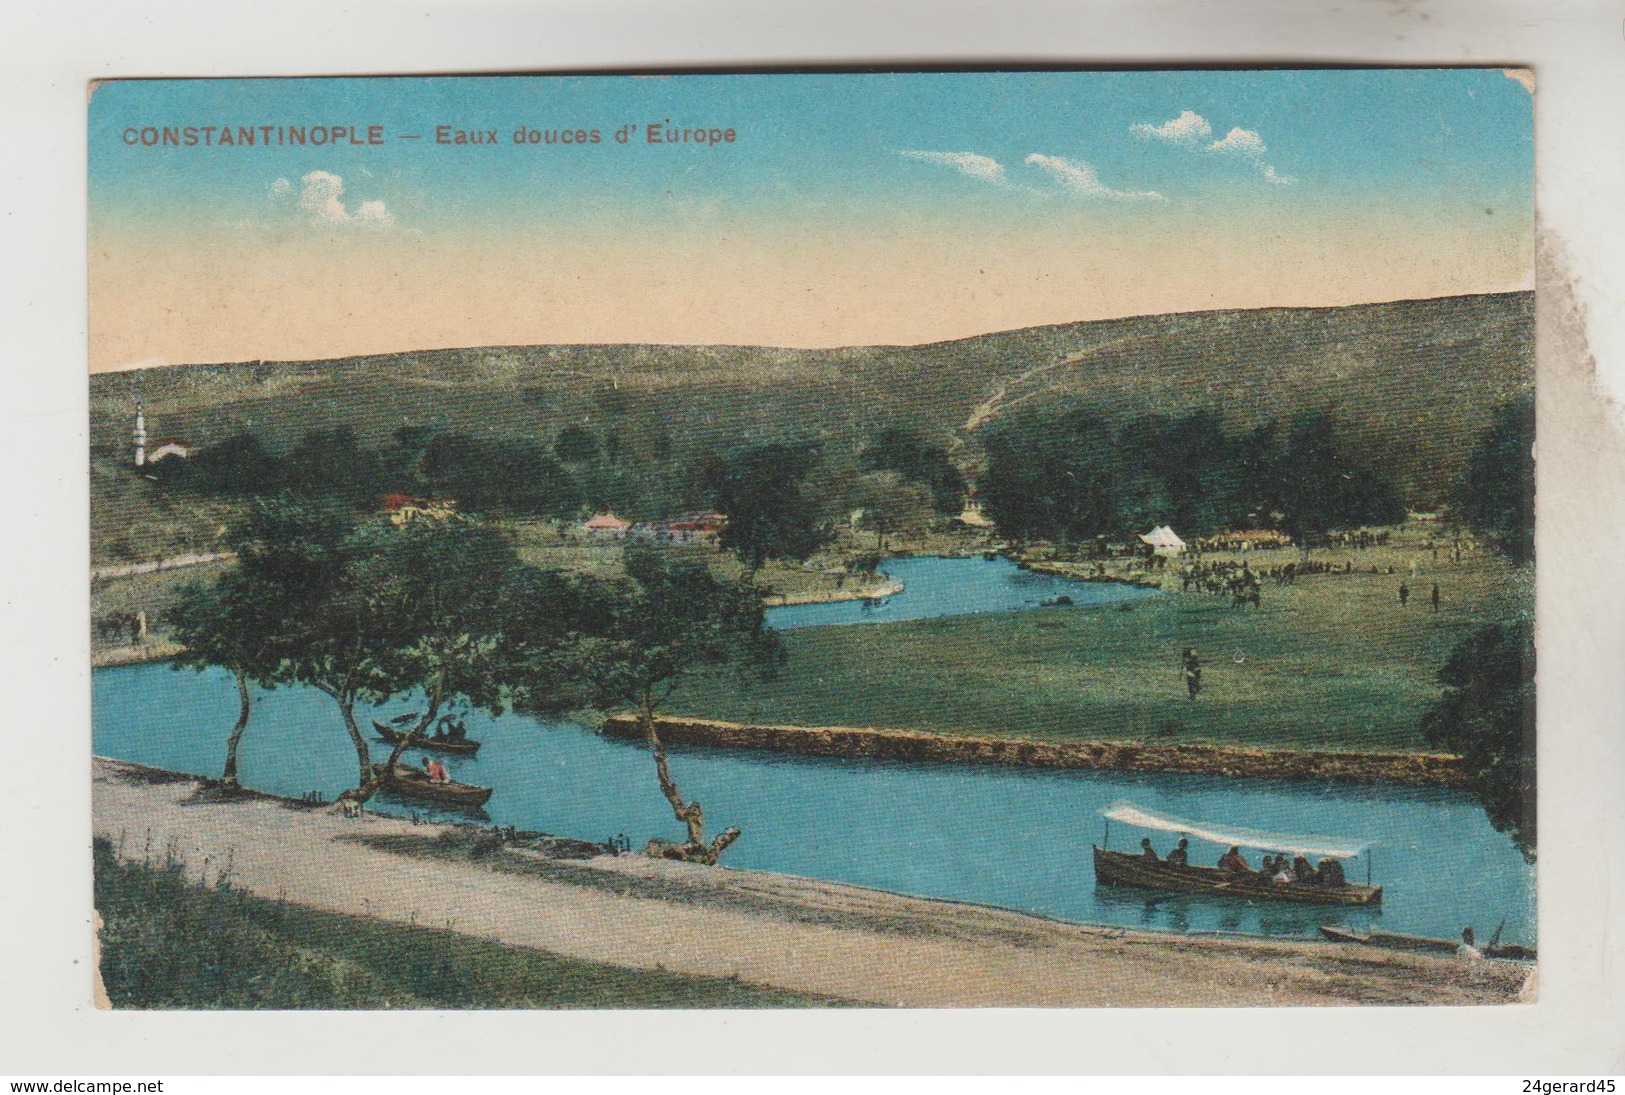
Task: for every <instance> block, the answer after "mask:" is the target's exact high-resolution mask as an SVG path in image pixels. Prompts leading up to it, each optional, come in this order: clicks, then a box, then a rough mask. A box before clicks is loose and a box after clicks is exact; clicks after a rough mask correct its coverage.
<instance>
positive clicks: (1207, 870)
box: [1094, 802, 1382, 905]
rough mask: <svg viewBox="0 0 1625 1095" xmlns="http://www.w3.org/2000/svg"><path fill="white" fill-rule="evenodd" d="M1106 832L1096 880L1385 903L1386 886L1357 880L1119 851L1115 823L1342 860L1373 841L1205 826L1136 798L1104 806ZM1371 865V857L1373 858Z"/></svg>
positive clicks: (1305, 900)
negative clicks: (1281, 875) (1280, 874)
mask: <svg viewBox="0 0 1625 1095" xmlns="http://www.w3.org/2000/svg"><path fill="white" fill-rule="evenodd" d="M1101 814H1102V816H1104V817H1105V819H1106V833H1105V836H1104V838H1103V839H1102V841H1101V844H1100V845H1099V846H1095V847H1094V860H1095V881H1096V882H1098V883H1100V884H1102V885H1111V886H1136V887H1139V888H1140V889H1146V890H1164V891H1169V892H1174V893H1188V894H1200V895H1208V896H1213V897H1239V898H1243V899H1247V900H1253V899H1259V900H1265V901H1286V902H1293V903H1296V904H1300V905H1381V904H1382V887H1381V886H1373V885H1370V884H1369V880H1368V882H1367V884H1366V885H1360V884H1358V883H1354V882H1347V881H1344V882H1341V883H1336V884H1331V883H1321V882H1314V881H1302V882H1299V881H1293V882H1278V881H1275V880H1273V879H1270V878H1265V877H1263V876H1262V875H1259V874H1253V873H1251V872H1237V871H1226V870H1220V869H1218V868H1216V867H1198V866H1193V865H1184V866H1176V865H1171V864H1168V863H1164V862H1162V861H1160V860H1153V859H1151V858H1149V857H1147V856H1145V855H1143V854H1141V853H1130V852H1114V851H1112V850H1110V848H1109V847H1108V846H1107V845H1109V844H1110V842H1111V823H1112V822H1113V821H1118V822H1123V823H1126V824H1129V825H1133V826H1135V827H1137V828H1141V829H1150V830H1152V831H1154V832H1168V833H1180V834H1183V835H1185V836H1187V837H1193V838H1195V839H1198V840H1205V841H1208V842H1209V843H1212V844H1217V845H1221V846H1223V845H1235V846H1237V847H1243V848H1255V849H1258V850H1261V851H1266V852H1281V853H1292V854H1294V855H1303V856H1319V857H1322V858H1323V859H1325V858H1336V859H1337V860H1339V861H1342V860H1346V859H1353V858H1355V857H1356V856H1360V855H1366V854H1367V853H1369V851H1370V848H1371V846H1370V844H1369V843H1360V842H1353V841H1346V840H1334V839H1328V838H1326V837H1293V836H1288V835H1286V834H1282V833H1265V832H1260V831H1258V830H1254V829H1241V828H1237V827H1234V826H1225V825H1204V824H1201V823H1198V822H1191V821H1185V820H1182V819H1180V818H1176V817H1169V816H1167V815H1165V814H1159V813H1156V812H1154V811H1152V810H1147V809H1144V808H1142V807H1139V806H1135V805H1133V804H1132V803H1127V802H1119V803H1114V804H1112V805H1111V806H1108V807H1107V808H1106V809H1104V810H1102V811H1101ZM1367 863H1368V866H1369V859H1368V860H1367Z"/></svg>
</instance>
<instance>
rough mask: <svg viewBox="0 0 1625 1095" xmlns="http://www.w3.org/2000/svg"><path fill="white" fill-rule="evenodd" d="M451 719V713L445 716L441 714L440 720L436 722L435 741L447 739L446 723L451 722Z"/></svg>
mask: <svg viewBox="0 0 1625 1095" xmlns="http://www.w3.org/2000/svg"><path fill="white" fill-rule="evenodd" d="M450 721H451V716H450V715H443V716H441V719H440V721H439V722H437V723H435V724H434V735H433V736H434V740H435V741H445V740H446V724H447V723H448V722H450Z"/></svg>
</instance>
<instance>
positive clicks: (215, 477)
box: [157, 433, 287, 495]
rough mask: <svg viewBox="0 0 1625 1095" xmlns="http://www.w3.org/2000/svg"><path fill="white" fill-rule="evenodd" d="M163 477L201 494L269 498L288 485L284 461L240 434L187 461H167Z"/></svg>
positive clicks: (207, 448)
mask: <svg viewBox="0 0 1625 1095" xmlns="http://www.w3.org/2000/svg"><path fill="white" fill-rule="evenodd" d="M157 466H158V467H159V468H162V469H163V475H164V476H166V477H169V478H172V479H173V480H174V481H175V482H176V483H177V484H178V485H180V486H182V487H184V488H186V489H187V490H191V491H195V492H197V493H199V494H215V495H219V494H225V495H269V494H273V493H275V492H276V491H277V490H279V489H282V488H283V487H284V486H286V485H287V470H286V468H285V467H284V466H283V462H282V460H281V458H280V457H276V456H273V455H272V454H271V453H269V452H267V451H266V449H265V446H264V445H262V444H261V443H260V440H259V438H257V437H255V436H254V435H253V434H247V433H238V434H232V435H230V436H229V437H225V438H222V439H221V440H220V441H217V442H216V443H215V444H213V445H206V446H204V447H203V448H201V449H199V450H198V451H197V452H195V453H193V454H192V456H191V457H190V458H188V459H185V460H164V461H162V462H161V463H159V464H158V465H157Z"/></svg>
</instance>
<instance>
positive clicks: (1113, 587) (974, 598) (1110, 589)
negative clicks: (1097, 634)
mask: <svg viewBox="0 0 1625 1095" xmlns="http://www.w3.org/2000/svg"><path fill="white" fill-rule="evenodd" d="M881 569H882V571H884V573H885V574H886V575H887V577H890V578H895V579H896V580H897V581H900V582H902V583H903V592H901V593H899V594H896V595H894V596H891V597H883V598H881V599H880V600H879V601H876V602H868V601H832V602H830V603H829V604H814V605H790V606H788V607H785V608H774V609H769V610H768V614H767V618H768V622H769V623H771V624H772V625H773V626H774V627H776V628H778V629H779V630H780V631H788V630H790V629H792V628H797V627H828V626H839V625H843V624H871V623H874V624H879V623H895V622H896V621H898V620H924V619H929V618H932V617H937V616H970V615H976V614H979V613H985V612H1017V611H1020V610H1022V609H1028V608H1037V607H1039V606H1040V605H1042V604H1043V603H1044V602H1046V601H1054V600H1055V599H1056V598H1058V597H1068V598H1071V600H1072V603H1073V604H1077V605H1098V604H1109V603H1113V602H1118V601H1133V600H1138V599H1140V598H1142V597H1155V596H1158V595H1159V594H1158V592H1157V591H1156V590H1154V589H1144V588H1141V587H1138V586H1129V585H1123V584H1120V583H1116V582H1078V581H1073V580H1071V579H1068V578H1059V577H1056V576H1054V575H1052V574H1036V573H1034V572H1033V571H1030V570H1022V569H1021V568H1020V567H1018V566H1016V564H1014V563H1012V562H1011V561H1010V560H1008V559H1006V558H1004V557H1002V556H1001V557H999V558H996V559H982V558H947V557H943V556H936V555H924V556H917V557H912V558H898V559H887V560H886V562H885V563H884V564H883V566H882V567H881Z"/></svg>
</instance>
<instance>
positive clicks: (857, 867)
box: [93, 559, 1535, 943]
mask: <svg viewBox="0 0 1625 1095" xmlns="http://www.w3.org/2000/svg"><path fill="white" fill-rule="evenodd" d="M946 562H951V563H954V564H956V565H955V566H953V567H949V568H944V567H942V566H941V565H940V564H942V563H946ZM960 564H964V565H960ZM886 570H887V571H888V572H889V573H891V574H893V575H894V576H896V577H898V578H901V579H902V580H904V581H905V582H911V584H910V587H909V590H908V592H906V593H905V594H902V595H900V596H898V597H896V598H894V599H893V604H894V605H895V606H896V608H897V610H898V614H896V615H890V616H873V615H871V616H870V617H869V618H871V619H906V618H910V617H908V616H904V615H901V613H902V612H904V611H909V612H914V617H913V618H919V617H920V616H923V615H945V614H952V610H953V609H955V608H957V609H960V610H964V609H965V608H966V606H967V605H975V606H976V607H974V608H970V609H969V611H1001V610H1010V609H1014V608H1021V607H1027V606H1029V603H1031V604H1036V603H1038V602H1040V601H1042V600H1046V599H1049V598H1052V597H1054V596H1057V595H1058V594H1059V593H1060V592H1065V593H1067V594H1068V595H1070V596H1072V598H1073V600H1074V601H1075V602H1078V603H1086V601H1088V600H1094V599H1107V598H1110V597H1113V596H1123V595H1127V596H1145V595H1147V594H1146V593H1145V592H1144V591H1139V590H1132V589H1128V588H1126V587H1112V586H1095V585H1089V584H1083V583H1067V582H1064V580H1062V579H1045V580H1044V581H1043V582H1042V583H1029V582H1027V581H1026V579H1027V578H1029V577H1038V576H1033V575H1026V574H1025V572H1020V571H1016V568H1014V567H1013V566H1010V564H1008V563H1006V562H1004V561H1003V560H996V561H984V560H980V559H977V560H936V561H932V560H922V559H908V560H894V561H891V562H888V564H887V566H886ZM972 571H974V572H975V573H977V574H981V575H986V578H985V580H984V579H978V581H980V582H982V584H981V585H979V586H978V587H977V588H984V589H988V590H1002V591H1004V592H1003V595H1002V596H1003V599H1002V600H1001V599H1000V597H998V596H992V595H987V596H982V595H978V596H976V597H973V598H960V599H955V598H953V597H952V596H948V595H945V594H943V593H942V591H941V589H940V588H938V587H933V586H932V585H931V579H932V578H941V577H942V576H943V574H944V573H946V574H948V575H950V576H954V577H956V578H957V577H958V576H959V575H963V574H966V573H967V572H972ZM1011 571H1014V572H1015V573H1014V574H1011V573H1010V572H1011ZM1051 582H1058V583H1061V585H1060V586H1059V587H1056V586H1051V585H1049V583H1051ZM922 594H926V596H921V595H922ZM1150 595H1155V594H1150ZM916 597H918V598H919V601H921V602H931V603H934V604H936V605H937V607H938V609H939V611H936V612H920V611H916V608H917V605H915V606H909V605H907V604H905V602H906V601H908V600H909V599H912V598H916ZM805 607H808V608H818V609H829V608H844V609H845V610H846V611H849V612H860V611H861V606H859V605H847V606H841V605H834V606H831V605H816V606H805ZM944 607H946V608H947V609H948V610H949V611H940V609H942V608H944ZM801 612H802V609H801V608H800V607H797V608H784V609H775V610H774V616H775V619H774V622H775V625H776V626H814V624H812V623H809V622H807V621H806V619H805V617H804V615H803V616H799V617H792V618H791V619H790V620H786V619H785V615H788V614H792V613H801ZM781 614H785V615H781ZM859 618H860V619H861V618H862V617H859ZM830 622H833V621H830ZM93 690H94V747H95V751H96V752H97V753H98V754H100V755H103V756H111V757H116V758H120V759H124V760H131V761H136V762H139V763H142V764H149V765H154V766H157V767H162V768H169V769H174V770H177V771H182V772H191V773H197V774H200V775H210V776H215V775H218V774H219V771H220V767H221V764H222V762H223V759H224V748H225V746H224V743H225V737H226V734H227V732H228V731H229V730H230V728H231V725H232V722H233V721H234V719H235V717H236V708H237V700H236V690H235V686H234V685H233V682H232V680H231V677H230V676H229V674H227V673H225V672H224V671H221V670H208V671H205V672H202V673H195V672H191V671H186V672H179V671H175V670H172V669H169V668H168V667H166V666H163V665H144V666H130V667H123V668H114V669H102V670H98V671H96V673H95V674H94V681H93ZM254 703H255V708H254V715H253V721H252V722H251V724H250V727H249V730H248V734H247V735H246V736H245V738H244V741H243V745H242V750H241V755H240V765H241V776H242V780H243V783H244V784H245V785H247V786H250V787H254V788H257V789H260V790H264V791H269V792H272V793H276V794H284V795H301V794H304V793H305V792H308V791H312V790H315V791H320V792H322V793H323V794H324V795H325V796H326V797H327V798H329V799H331V798H332V797H333V796H335V795H336V794H338V792H340V791H342V790H344V789H345V788H346V787H349V786H352V785H353V783H354V780H355V754H354V751H353V750H352V749H351V747H350V744H349V739H348V737H347V736H346V735H345V734H344V732H343V730H342V728H341V726H340V723H339V718H338V714H337V711H336V709H335V707H334V706H333V704H332V701H330V700H329V699H328V698H327V697H326V696H323V695H321V694H320V693H318V692H315V691H313V690H310V689H287V688H284V689H277V690H275V691H272V692H258V693H256V698H255V701H254ZM411 709H413V707H412V705H411V704H409V703H398V704H395V705H393V706H391V707H389V708H387V709H385V710H382V711H380V712H378V714H379V716H380V717H388V716H390V715H393V714H397V713H402V712H405V711H407V710H411ZM467 725H468V729H469V733H470V736H472V737H474V738H476V739H478V740H481V741H483V742H484V743H485V744H484V746H483V748H482V749H481V751H480V754H479V756H478V757H477V758H473V759H465V758H456V757H453V758H449V759H447V761H446V763H447V766H448V768H450V769H451V771H452V774H453V775H454V776H455V777H456V778H458V779H461V780H465V781H468V782H471V783H478V784H482V785H485V786H489V787H494V788H495V789H496V793H495V794H494V795H493V796H492V797H491V800H490V802H489V803H488V804H487V806H486V811H487V813H486V815H485V817H487V818H488V819H489V822H490V823H494V824H499V825H514V826H517V827H519V828H522V829H537V830H542V831H544V832H550V833H555V834H559V835H564V836H576V837H582V838H586V839H595V840H603V839H607V838H608V837H610V836H611V835H612V834H616V833H625V834H626V835H627V836H628V837H630V838H631V840H632V842H633V844H634V846H638V845H641V844H642V842H643V841H645V840H646V839H648V838H649V837H651V836H664V837H667V838H670V839H676V838H680V837H681V835H682V828H681V826H680V825H679V824H678V823H677V822H676V821H674V820H673V819H672V816H671V811H670V809H669V807H668V806H667V805H666V802H665V800H664V799H663V798H662V797H661V795H660V793H659V790H658V788H657V787H656V784H655V778H654V768H653V764H652V762H651V761H650V760H649V757H648V754H647V753H646V751H645V750H644V749H643V748H642V747H641V746H640V745H638V744H636V743H629V742H620V741H613V740H609V739H606V738H602V737H600V736H598V735H597V734H594V733H592V732H591V731H589V730H587V729H585V728H583V727H581V726H578V725H574V724H571V723H565V722H547V721H542V720H538V719H533V718H530V717H527V716H524V715H517V714H512V713H509V714H506V715H504V716H502V717H500V718H492V717H490V716H488V715H484V714H482V713H479V712H475V713H473V714H471V715H470V716H469V717H468V718H467ZM387 754H388V747H387V746H383V745H380V746H378V747H377V748H376V750H375V755H376V756H377V757H378V758H379V759H382V758H383V757H384V756H387ZM672 770H673V774H674V776H675V778H676V780H677V782H678V784H679V786H681V787H682V789H683V791H684V793H685V794H687V795H689V796H691V797H694V798H698V799H699V800H700V801H701V802H703V803H704V805H705V812H706V818H707V821H708V823H709V824H710V825H711V826H712V828H713V829H719V828H721V827H723V826H727V825H736V826H738V827H739V828H740V829H742V830H743V831H744V836H743V837H742V838H741V839H740V840H739V842H738V843H737V844H735V845H734V846H733V848H732V849H730V850H729V852H728V855H727V863H728V864H729V865H730V866H734V867H746V868H759V869H763V870H772V871H780V872H785V873H789V874H797V875H805V876H809V877H813V878H824V879H831V880H837V881H842V882H851V883H856V884H859V885H864V886H874V887H879V888H882V889H887V890H895V891H899V892H903V893H910V894H918V895H922V896H927V897H940V898H949V899H954V900H960V901H976V902H984V903H988V904H993V905H999V906H1003V907H1006V908H1012V909H1019V910H1023V911H1030V912H1035V913H1041V914H1044V915H1047V916H1052V917H1058V918H1061V919H1065V920H1075V921H1087V922H1094V923H1108V924H1116V925H1121V926H1125V927H1134V928H1154V929H1163V930H1174V931H1211V930H1222V931H1240V932H1258V933H1265V934H1279V935H1313V934H1315V929H1316V928H1317V926H1318V925H1321V924H1339V925H1343V926H1347V927H1355V928H1367V927H1372V926H1380V927H1381V928H1383V929H1384V930H1388V931H1401V932H1412V933H1417V934H1423V935H1435V936H1451V937H1453V936H1455V935H1456V934H1458V933H1459V932H1460V930H1461V928H1462V927H1463V926H1465V925H1468V924H1471V925H1474V926H1475V927H1476V928H1477V929H1478V932H1479V937H1480V938H1481V939H1487V938H1488V937H1489V935H1490V934H1491V933H1493V932H1494V930H1495V928H1496V926H1497V925H1498V924H1499V923H1501V921H1502V920H1503V919H1504V921H1505V927H1504V929H1503V931H1502V939H1503V940H1504V941H1507V942H1514V941H1515V942H1523V943H1533V942H1534V934H1535V920H1534V907H1533V896H1532V895H1533V877H1532V873H1531V871H1530V869H1529V868H1528V867H1527V866H1526V865H1525V864H1524V862H1523V859H1522V857H1521V856H1520V855H1519V854H1518V852H1517V850H1516V849H1515V848H1514V847H1513V845H1512V842H1511V841H1510V840H1508V839H1507V838H1506V837H1505V836H1503V835H1501V834H1499V833H1496V832H1495V831H1494V830H1493V829H1492V828H1491V827H1490V825H1489V823H1488V821H1487V820H1486V819H1485V817H1484V813H1483V810H1482V809H1480V808H1479V807H1478V806H1477V805H1476V804H1475V803H1474V802H1473V801H1472V799H1471V798H1469V797H1468V796H1467V795H1465V794H1462V793H1457V792H1447V791H1437V790H1425V789H1416V788H1397V787H1356V786H1349V785H1339V784H1330V783H1324V784H1322V783H1305V782H1298V781H1273V780H1252V779H1249V780H1237V779H1224V778H1219V777H1205V776H1185V775H1163V774H1140V773H1116V772H1043V771H1028V770H1022V769H1014V768H1000V767H990V766H974V765H947V764H909V763H895V762H877V761H870V760H861V759H833V758H814V757H797V756H789V755H784V754H778V753H771V752H758V751H746V750H715V749H686V748H682V747H678V748H674V749H673V750H672ZM1120 799H1126V800H1129V801H1131V802H1134V803H1136V804H1139V805H1142V806H1147V807H1150V808H1152V809H1154V810H1158V811H1161V812H1165V813H1171V814H1174V815H1176V816H1180V817H1186V818H1190V819H1192V820H1200V821H1208V822H1215V823H1229V824H1235V825H1243V826H1247V827H1252V828H1259V829H1268V830H1274V831H1281V832H1299V833H1324V834H1327V835H1331V836H1339V837H1352V838H1358V839H1362V840H1367V839H1368V840H1375V841H1377V849H1376V851H1375V854H1374V874H1373V880H1374V881H1376V882H1379V883H1381V884H1382V885H1383V887H1384V905H1383V906H1382V908H1381V909H1380V910H1368V909H1339V908H1304V907H1298V906H1290V905H1275V904H1270V903H1256V904H1252V903H1247V902H1243V901H1236V900H1221V899H1201V900H1197V899H1186V898H1180V897H1169V896H1162V897H1159V896H1156V895H1152V894H1147V893H1145V892H1141V891H1135V890H1131V889H1123V888H1106V887H1097V886H1096V885H1095V882H1094V877H1093V870H1092V866H1091V862H1090V850H1089V849H1090V844H1091V843H1092V842H1098V841H1099V840H1100V839H1101V837H1102V823H1101V820H1100V818H1099V816H1098V814H1099V811H1100V810H1101V809H1102V808H1103V807H1105V806H1106V805H1108V804H1110V803H1112V802H1114V801H1117V800H1120ZM378 805H380V806H381V807H383V808H386V809H394V810H396V811H398V812H401V813H407V812H411V811H412V810H413V809H414V808H413V807H410V806H405V805H400V806H394V807H390V806H389V805H388V804H387V803H383V802H379V803H378ZM416 812H417V813H418V814H420V815H423V816H429V812H427V811H424V810H422V809H421V808H417V810H416ZM131 835H132V836H134V837H136V838H139V834H131ZM1141 835H1143V834H1141V833H1138V832H1133V831H1129V830H1126V829H1125V828H1124V827H1122V826H1113V831H1112V836H1111V846H1112V847H1114V848H1119V849H1129V848H1131V847H1133V846H1135V845H1136V844H1137V843H1138V839H1139V837H1140V836H1141ZM1154 839H1155V842H1156V844H1157V846H1158V848H1159V850H1162V851H1166V850H1167V848H1168V847H1169V846H1170V838H1169V837H1168V836H1167V835H1164V834H1154ZM1221 851H1222V849H1220V848H1217V847H1212V846H1208V845H1205V844H1202V843H1199V842H1193V844H1192V848H1191V853H1192V860H1193V861H1194V862H1198V863H1211V862H1214V861H1216V859H1217V857H1218V855H1219V853H1220V852H1221ZM1254 858H1255V859H1256V855H1255V856H1254ZM1350 874H1351V877H1352V878H1354V879H1355V880H1361V881H1363V880H1364V877H1365V867H1364V865H1363V864H1362V863H1361V862H1360V861H1353V862H1351V864H1350Z"/></svg>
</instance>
